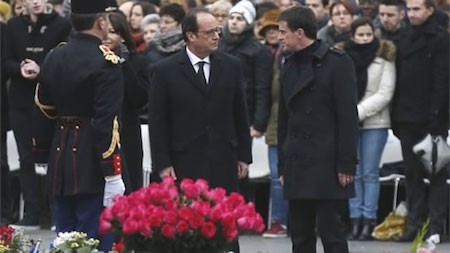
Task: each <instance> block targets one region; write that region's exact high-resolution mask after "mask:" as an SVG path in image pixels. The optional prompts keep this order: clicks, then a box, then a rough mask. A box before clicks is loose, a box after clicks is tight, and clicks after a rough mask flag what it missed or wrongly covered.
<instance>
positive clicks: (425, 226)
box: [409, 218, 430, 253]
mask: <svg viewBox="0 0 450 253" xmlns="http://www.w3.org/2000/svg"><path fill="white" fill-rule="evenodd" d="M429 225H430V219H429V218H428V219H427V220H426V221H425V223H424V224H423V226H422V228H421V229H420V231H419V232H418V233H417V235H416V237H415V238H414V241H413V242H412V244H411V248H410V249H409V252H410V253H416V252H417V249H419V248H420V246H421V244H422V242H423V239H424V238H425V235H426V234H427V232H428V226H429Z"/></svg>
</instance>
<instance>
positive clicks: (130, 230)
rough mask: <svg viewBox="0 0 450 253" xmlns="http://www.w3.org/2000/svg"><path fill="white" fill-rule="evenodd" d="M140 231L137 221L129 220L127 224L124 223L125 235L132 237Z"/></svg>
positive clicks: (123, 230)
mask: <svg viewBox="0 0 450 253" xmlns="http://www.w3.org/2000/svg"><path fill="white" fill-rule="evenodd" d="M138 230H139V223H138V222H137V221H136V220H133V219H130V218H128V219H127V220H126V221H125V223H123V228H122V232H123V233H124V234H125V235H132V234H134V233H137V232H138Z"/></svg>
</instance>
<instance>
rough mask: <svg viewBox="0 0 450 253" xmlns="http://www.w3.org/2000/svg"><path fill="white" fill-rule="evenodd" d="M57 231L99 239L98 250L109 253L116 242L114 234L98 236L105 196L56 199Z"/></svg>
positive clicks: (88, 195)
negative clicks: (82, 233)
mask: <svg viewBox="0 0 450 253" xmlns="http://www.w3.org/2000/svg"><path fill="white" fill-rule="evenodd" d="M54 209H55V225H56V231H57V232H58V233H59V232H71V231H78V232H84V233H86V234H87V236H88V238H98V239H99V240H100V244H99V246H98V250H100V251H104V252H109V251H110V250H111V248H112V244H113V242H114V236H113V234H108V235H102V236H100V235H99V234H98V228H99V223H100V214H101V212H102V211H103V194H80V195H73V196H58V197H55V199H54Z"/></svg>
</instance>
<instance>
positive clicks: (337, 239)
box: [289, 199, 348, 253]
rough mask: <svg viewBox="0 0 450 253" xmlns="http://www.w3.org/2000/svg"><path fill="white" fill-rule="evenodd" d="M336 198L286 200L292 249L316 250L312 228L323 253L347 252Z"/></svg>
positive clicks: (297, 251) (301, 251)
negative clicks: (320, 243) (287, 202)
mask: <svg viewBox="0 0 450 253" xmlns="http://www.w3.org/2000/svg"><path fill="white" fill-rule="evenodd" d="M338 201H339V200H315V199H294V200H289V228H290V233H291V241H292V252H293V253H315V252H316V241H317V236H316V230H317V232H318V234H319V236H320V238H321V240H322V244H323V248H324V252H325V253H348V245H347V240H346V238H345V232H344V225H343V224H342V222H341V219H340V217H339V214H338V212H337V211H336V207H337V206H338Z"/></svg>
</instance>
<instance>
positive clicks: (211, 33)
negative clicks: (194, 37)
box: [198, 26, 222, 36]
mask: <svg viewBox="0 0 450 253" xmlns="http://www.w3.org/2000/svg"><path fill="white" fill-rule="evenodd" d="M198 32H199V33H204V34H205V35H206V36H213V35H214V33H217V34H219V35H220V34H222V27H220V26H218V27H216V28H213V29H210V30H207V31H198Z"/></svg>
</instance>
